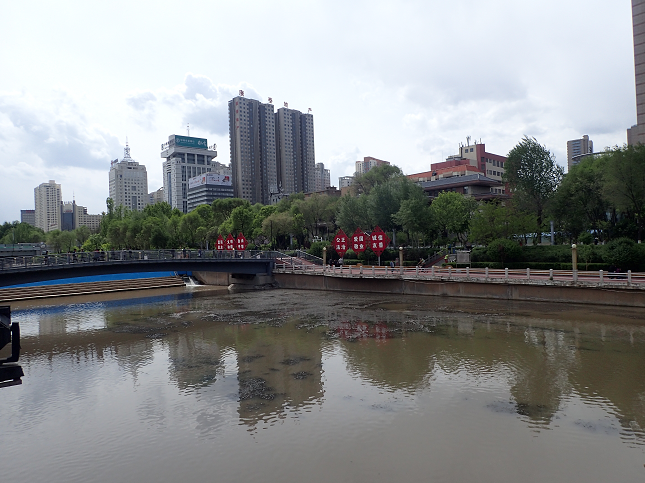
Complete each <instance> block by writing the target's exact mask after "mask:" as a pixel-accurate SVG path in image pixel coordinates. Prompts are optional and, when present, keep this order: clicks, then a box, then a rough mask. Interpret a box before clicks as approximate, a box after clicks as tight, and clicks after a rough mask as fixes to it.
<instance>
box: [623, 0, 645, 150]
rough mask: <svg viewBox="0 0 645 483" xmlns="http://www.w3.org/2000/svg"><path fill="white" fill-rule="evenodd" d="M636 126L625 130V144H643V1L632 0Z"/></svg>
mask: <svg viewBox="0 0 645 483" xmlns="http://www.w3.org/2000/svg"><path fill="white" fill-rule="evenodd" d="M632 28H633V35H634V72H635V74H636V124H635V125H634V126H632V127H631V128H629V129H627V144H630V145H633V144H638V143H645V0H632Z"/></svg>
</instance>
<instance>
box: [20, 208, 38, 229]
mask: <svg viewBox="0 0 645 483" xmlns="http://www.w3.org/2000/svg"><path fill="white" fill-rule="evenodd" d="M20 223H27V224H28V225H31V226H36V210H20Z"/></svg>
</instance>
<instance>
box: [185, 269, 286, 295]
mask: <svg viewBox="0 0 645 483" xmlns="http://www.w3.org/2000/svg"><path fill="white" fill-rule="evenodd" d="M193 277H195V278H196V279H197V280H199V281H200V282H201V283H203V284H204V285H219V286H225V287H228V289H229V291H230V292H243V291H246V290H264V289H267V288H275V287H276V283H275V280H274V278H273V275H271V274H266V273H256V274H250V273H225V272H193Z"/></svg>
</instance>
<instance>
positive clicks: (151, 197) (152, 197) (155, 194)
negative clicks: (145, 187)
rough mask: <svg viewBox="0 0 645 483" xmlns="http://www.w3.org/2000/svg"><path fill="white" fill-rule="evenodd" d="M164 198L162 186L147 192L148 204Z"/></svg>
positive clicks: (158, 201) (159, 201)
mask: <svg viewBox="0 0 645 483" xmlns="http://www.w3.org/2000/svg"><path fill="white" fill-rule="evenodd" d="M163 200H164V197H163V186H162V187H161V188H159V189H158V190H157V191H152V192H150V193H148V204H149V205H154V204H157V203H161V202H162V201H163Z"/></svg>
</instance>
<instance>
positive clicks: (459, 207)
mask: <svg viewBox="0 0 645 483" xmlns="http://www.w3.org/2000/svg"><path fill="white" fill-rule="evenodd" d="M476 207H477V202H476V201H475V200H473V199H472V198H470V197H466V196H464V195H462V194H460V193H455V192H451V191H447V192H443V193H439V196H437V197H436V198H435V199H434V201H433V202H432V204H431V205H430V214H431V217H432V219H433V221H434V222H435V223H436V225H437V228H438V230H439V232H440V233H441V234H442V235H443V236H444V237H445V238H447V237H448V236H449V235H450V234H454V235H456V236H457V239H458V240H459V241H461V242H462V243H463V242H465V240H466V236H467V233H468V229H469V227H470V220H471V218H472V215H473V212H474V210H475V209H476Z"/></svg>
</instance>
